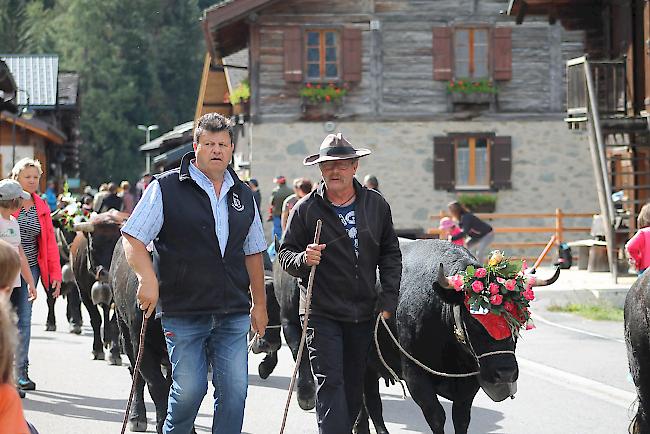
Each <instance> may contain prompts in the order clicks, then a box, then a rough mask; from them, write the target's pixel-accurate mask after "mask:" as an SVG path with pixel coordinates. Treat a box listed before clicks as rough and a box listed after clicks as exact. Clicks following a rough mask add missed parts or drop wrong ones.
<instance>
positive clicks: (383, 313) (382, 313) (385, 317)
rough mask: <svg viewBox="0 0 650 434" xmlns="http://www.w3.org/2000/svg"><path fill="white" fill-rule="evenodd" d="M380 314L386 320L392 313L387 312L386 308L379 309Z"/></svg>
mask: <svg viewBox="0 0 650 434" xmlns="http://www.w3.org/2000/svg"><path fill="white" fill-rule="evenodd" d="M381 316H383V317H384V319H386V320H388V319H390V318H391V317H392V316H393V314H392V313H390V312H388V311H387V310H382V311H381Z"/></svg>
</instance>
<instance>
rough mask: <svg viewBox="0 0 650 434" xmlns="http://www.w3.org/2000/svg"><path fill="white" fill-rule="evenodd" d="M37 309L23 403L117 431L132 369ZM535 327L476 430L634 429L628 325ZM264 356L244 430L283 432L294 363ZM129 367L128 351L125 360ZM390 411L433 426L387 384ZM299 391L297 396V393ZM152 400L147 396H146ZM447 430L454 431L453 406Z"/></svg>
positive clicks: (72, 425) (409, 425)
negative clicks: (515, 369) (264, 370)
mask: <svg viewBox="0 0 650 434" xmlns="http://www.w3.org/2000/svg"><path fill="white" fill-rule="evenodd" d="M39 295H40V297H39V299H38V300H37V301H36V304H35V306H34V316H33V325H32V346H31V350H30V360H31V366H30V376H31V377H32V379H33V380H34V381H36V383H37V390H36V391H34V392H30V393H28V395H27V398H26V399H24V400H23V406H24V408H25V413H26V417H27V418H28V420H30V421H31V422H32V423H33V424H34V425H35V426H36V427H37V428H38V429H39V431H40V433H41V434H53V433H54V434H58V433H66V434H67V433H72V434H76V433H93V434H95V433H96V434H104V433H106V434H108V433H111V434H117V433H119V432H120V428H121V421H122V415H123V411H124V408H125V406H126V400H127V398H128V394H129V390H130V376H129V372H128V370H127V368H126V367H125V366H121V367H116V366H109V365H108V364H107V363H106V362H102V361H92V360H91V357H90V350H91V342H92V332H91V330H90V326H89V324H90V321H89V320H88V316H87V313H86V312H85V311H84V318H85V319H84V323H85V324H88V325H84V327H83V334H82V335H81V336H77V335H72V334H69V333H68V332H67V330H68V326H67V322H66V320H65V305H64V303H62V302H59V303H57V306H56V308H57V325H58V331H56V332H45V331H44V329H45V317H46V303H45V297H43V292H40V294H39ZM534 318H535V319H536V323H537V329H535V330H532V331H528V332H524V335H523V339H521V340H520V341H519V344H518V348H517V355H518V361H519V364H520V379H519V382H518V393H517V395H516V398H515V399H514V400H506V401H504V402H500V403H495V402H492V401H491V400H490V399H489V398H488V397H487V396H486V395H485V394H484V393H483V392H479V395H477V397H476V400H475V401H474V408H473V410H472V422H471V425H470V432H471V433H525V434H550V433H571V434H579V433H585V434H587V433H589V434H599V433H602V434H611V433H623V432H627V427H628V424H629V421H630V418H631V415H632V412H631V410H630V409H631V408H632V404H633V401H634V399H635V394H634V387H633V384H632V383H631V382H630V380H628V375H627V372H628V370H627V359H626V350H625V344H624V343H623V325H622V323H603V322H598V323H596V322H592V321H588V320H583V319H580V318H577V317H574V316H571V315H567V314H553V313H551V312H546V311H545V310H544V309H543V302H541V303H540V305H539V306H538V309H537V311H536V312H535V316H534ZM261 359H262V356H260V355H253V356H251V358H250V362H249V373H250V376H249V381H250V387H249V389H248V400H247V405H246V415H245V421H244V432H245V433H251V434H261V433H263V434H266V433H277V432H279V428H280V424H281V419H282V413H283V410H284V402H285V399H286V396H287V388H288V385H289V379H290V376H291V373H292V369H293V362H292V360H291V357H290V352H289V350H288V348H286V347H283V348H282V349H281V350H280V362H279V364H278V367H277V368H276V371H275V372H274V373H273V375H272V376H271V377H270V378H269V379H268V380H261V379H260V378H259V377H258V375H257V364H258V363H259V361H261ZM123 360H124V364H125V365H126V364H127V359H126V357H123ZM211 391H212V388H211V386H210V389H209V390H208V395H207V396H206V398H205V399H204V401H203V404H202V405H201V409H200V411H199V415H198V418H197V420H196V427H197V431H198V432H204V433H205V432H210V428H211V424H212V416H211V414H212V411H211V407H212V398H211ZM381 391H382V398H383V401H384V414H385V418H386V421H387V422H388V423H387V427H388V429H389V430H390V432H391V433H404V434H406V433H426V432H431V431H430V430H429V428H428V426H427V424H426V422H425V420H424V418H423V416H422V414H421V412H420V409H419V408H418V406H417V405H416V404H415V403H414V402H413V400H412V399H410V398H408V397H407V399H406V400H402V398H401V392H400V388H399V386H391V387H390V388H385V387H382V389H381ZM294 396H295V395H294ZM147 398H148V395H147ZM441 401H442V404H443V407H444V408H445V410H446V411H447V414H448V418H447V427H446V432H449V433H451V432H453V427H452V425H451V404H450V403H449V402H447V401H444V400H441ZM147 405H148V409H149V410H150V411H149V413H148V414H149V418H150V424H149V431H148V432H155V429H154V424H153V417H154V413H153V404H152V403H151V401H150V400H148V404H147ZM1 431H2V430H1V429H0V432H1ZM285 432H286V433H291V434H301V433H316V432H317V429H316V421H315V414H314V412H313V411H311V412H304V411H302V410H300V408H299V407H298V405H297V403H296V402H295V398H294V400H293V402H292V405H291V408H290V412H289V419H288V423H287V429H286V431H285Z"/></svg>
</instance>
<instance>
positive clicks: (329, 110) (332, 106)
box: [302, 100, 341, 121]
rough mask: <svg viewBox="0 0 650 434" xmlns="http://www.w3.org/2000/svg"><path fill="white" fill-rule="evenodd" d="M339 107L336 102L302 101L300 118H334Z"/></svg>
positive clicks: (324, 119) (321, 119)
mask: <svg viewBox="0 0 650 434" xmlns="http://www.w3.org/2000/svg"><path fill="white" fill-rule="evenodd" d="M340 109H341V104H340V103H336V102H316V103H314V102H310V101H306V100H303V102H302V119H304V120H306V121H327V120H331V119H334V118H335V117H336V114H337V113H338V112H339V110H340Z"/></svg>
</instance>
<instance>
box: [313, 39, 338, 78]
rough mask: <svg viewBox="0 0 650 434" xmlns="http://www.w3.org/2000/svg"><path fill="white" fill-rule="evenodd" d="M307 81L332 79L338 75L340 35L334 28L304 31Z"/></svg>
mask: <svg viewBox="0 0 650 434" xmlns="http://www.w3.org/2000/svg"><path fill="white" fill-rule="evenodd" d="M305 42H306V43H305V71H306V75H307V76H306V79H307V81H334V80H338V79H339V77H340V69H341V68H340V62H339V57H340V56H339V47H340V37H339V33H338V32H337V31H335V30H308V31H307V32H305Z"/></svg>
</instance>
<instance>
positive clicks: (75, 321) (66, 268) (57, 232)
mask: <svg viewBox="0 0 650 434" xmlns="http://www.w3.org/2000/svg"><path fill="white" fill-rule="evenodd" d="M53 224H54V236H55V238H56V244H57V246H58V247H59V260H60V261H61V266H62V270H61V272H62V273H61V274H62V276H63V279H62V281H61V295H62V296H63V297H65V298H66V300H67V305H66V317H67V318H68V322H69V323H70V333H75V334H81V325H82V319H81V298H80V297H79V289H78V288H77V283H76V282H75V279H74V272H73V271H72V265H71V264H70V243H72V240H73V239H74V237H75V233H74V232H70V231H67V230H65V229H64V228H63V227H62V225H61V223H60V221H59V220H57V219H56V218H53ZM55 302H56V298H53V297H52V296H51V295H50V293H49V292H48V294H47V321H46V330H48V331H54V330H56V316H55V313H54V304H55Z"/></svg>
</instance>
